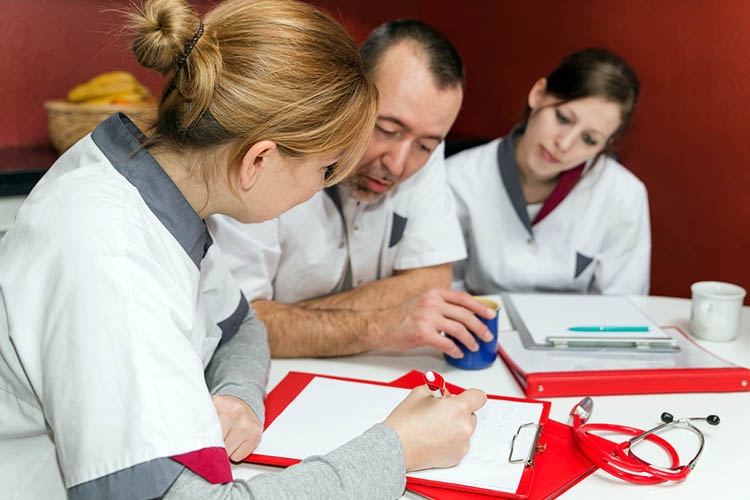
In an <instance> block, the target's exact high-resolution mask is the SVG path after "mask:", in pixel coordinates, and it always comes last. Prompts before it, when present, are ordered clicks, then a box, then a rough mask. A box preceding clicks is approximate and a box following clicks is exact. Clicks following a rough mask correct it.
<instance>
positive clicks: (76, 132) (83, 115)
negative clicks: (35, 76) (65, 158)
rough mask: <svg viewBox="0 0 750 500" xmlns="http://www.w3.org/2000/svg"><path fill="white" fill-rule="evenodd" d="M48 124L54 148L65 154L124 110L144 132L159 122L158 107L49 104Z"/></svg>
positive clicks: (54, 102)
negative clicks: (157, 116) (113, 115)
mask: <svg viewBox="0 0 750 500" xmlns="http://www.w3.org/2000/svg"><path fill="white" fill-rule="evenodd" d="M44 109H46V110H47V124H48V129H49V140H50V142H51V143H52V146H53V147H54V148H55V149H56V150H57V151H58V152H59V153H63V152H64V151H65V150H67V149H68V148H69V147H70V146H72V145H73V144H75V143H76V142H78V140H79V139H80V138H81V137H83V136H85V135H86V134H88V133H90V132H91V131H93V130H94V129H95V128H96V126H97V125H99V123H101V122H102V121H103V120H104V119H106V118H107V117H109V116H110V115H112V114H113V113H116V112H118V111H122V112H123V113H125V114H126V115H128V116H129V117H130V119H131V120H133V122H135V124H136V125H138V127H139V128H140V129H141V130H144V131H145V130H146V129H147V128H148V127H150V126H151V125H152V124H153V121H154V120H155V119H156V110H157V105H156V104H137V105H132V106H124V105H121V104H76V103H72V102H67V101H47V102H45V103H44Z"/></svg>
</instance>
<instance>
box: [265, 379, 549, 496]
mask: <svg viewBox="0 0 750 500" xmlns="http://www.w3.org/2000/svg"><path fill="white" fill-rule="evenodd" d="M408 393H409V390H408V389H402V388H397V387H388V386H380V385H373V384H360V383H352V382H350V381H344V380H336V379H329V378H324V377H316V378H314V379H313V380H312V381H311V382H310V383H309V384H308V385H307V386H306V387H305V389H303V390H302V392H301V393H300V394H299V395H298V396H297V397H296V398H295V399H294V400H293V401H292V402H291V403H290V404H289V405H288V406H287V407H286V408H285V409H284V411H283V412H282V413H281V414H280V415H279V416H278V417H276V419H275V420H274V421H273V422H272V423H271V425H270V426H269V427H268V428H267V429H266V430H265V432H264V433H263V437H262V438H261V442H260V444H259V445H258V447H257V448H256V449H255V451H254V453H256V454H259V455H269V456H279V457H288V458H300V459H301V458H304V457H307V456H310V455H320V454H325V453H328V452H329V451H332V450H334V449H335V448H337V447H339V446H341V445H342V444H344V443H346V442H348V441H350V440H351V439H353V438H355V437H357V436H358V435H360V434H361V433H363V432H364V431H366V430H367V429H369V428H370V427H371V426H372V425H374V424H375V423H377V422H382V421H383V420H385V418H386V417H387V416H388V414H390V412H391V411H392V410H393V409H394V408H395V407H396V406H397V405H398V404H399V403H400V402H401V401H402V400H403V399H404V398H405V397H406V395H407V394H408ZM542 410H543V406H542V405H541V404H535V403H524V402H519V401H506V400H496V399H488V400H487V404H486V405H485V406H484V407H482V408H481V409H480V410H478V411H477V412H476V415H477V428H476V430H475V432H474V434H473V436H472V438H471V442H470V451H469V453H468V454H467V455H466V456H465V457H464V458H463V460H462V461H461V462H460V463H459V464H458V465H456V466H455V467H451V468H446V469H429V470H425V471H418V472H410V473H408V476H410V477H418V478H422V479H429V480H434V481H442V482H447V483H454V484H462V485H466V486H472V487H476V488H486V489H490V490H497V491H505V492H509V493H513V492H515V491H516V490H517V489H518V484H519V482H520V480H521V476H522V474H523V472H524V465H523V463H509V462H508V457H509V455H510V450H511V442H512V440H513V436H514V435H515V434H516V431H517V430H518V428H519V427H520V426H521V425H523V424H526V423H529V422H534V423H537V422H539V420H540V419H541V416H542ZM525 436H529V434H526V435H525ZM522 437H523V436H522ZM532 446H533V439H531V438H525V439H524V442H518V440H517V442H516V444H515V450H516V453H517V454H519V455H524V454H528V451H529V449H530V448H531V447H532ZM519 450H526V451H520V452H519Z"/></svg>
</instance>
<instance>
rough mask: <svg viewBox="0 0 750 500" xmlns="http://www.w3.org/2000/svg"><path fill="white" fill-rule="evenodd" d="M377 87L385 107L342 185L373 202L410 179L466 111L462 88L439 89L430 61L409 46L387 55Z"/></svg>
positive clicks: (363, 198) (377, 78) (376, 78)
mask: <svg viewBox="0 0 750 500" xmlns="http://www.w3.org/2000/svg"><path fill="white" fill-rule="evenodd" d="M375 85H376V86H377V88H378V91H379V92H380V107H379V108H378V119H377V122H376V123H375V130H374V131H373V134H372V138H371V139H370V143H369V145H368V146H367V150H366V151H365V154H364V156H363V157H362V159H361V160H360V161H359V164H358V165H357V167H356V168H355V169H354V171H353V172H352V173H351V174H350V175H349V177H348V178H347V179H346V180H345V181H344V182H343V183H342V185H343V186H344V187H345V188H346V189H348V190H349V192H350V193H351V194H352V196H354V197H355V198H356V199H358V200H360V201H365V202H367V201H372V200H375V199H376V198H378V197H379V196H380V195H381V194H383V193H385V192H386V191H388V190H389V189H392V188H393V187H394V186H397V185H398V184H400V183H401V182H403V181H405V180H406V179H408V178H409V177H411V176H412V175H413V174H414V173H415V172H417V171H418V170H419V169H420V168H421V167H422V166H423V165H424V164H425V163H426V162H427V160H428V159H429V157H430V154H431V153H432V151H434V150H435V148H437V146H438V145H439V144H440V142H441V141H442V140H443V139H444V138H445V136H446V134H448V131H449V130H450V128H451V126H452V125H453V122H454V121H455V120H456V116H457V115H458V111H459V109H460V108H461V99H462V98H463V91H462V89H461V86H460V85H458V86H455V87H449V88H446V89H440V88H438V87H437V86H436V85H435V83H434V81H433V77H432V75H431V74H430V72H429V69H428V68H427V67H426V64H425V58H424V57H423V56H422V55H420V54H419V53H418V51H417V50H415V49H414V48H413V46H412V45H410V44H409V43H408V42H402V43H400V44H398V45H395V46H394V47H391V48H390V49H388V51H387V52H386V53H385V54H383V56H382V59H381V60H380V63H379V65H378V67H377V70H376V75H375Z"/></svg>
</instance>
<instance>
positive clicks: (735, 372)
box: [498, 327, 750, 398]
mask: <svg viewBox="0 0 750 500" xmlns="http://www.w3.org/2000/svg"><path fill="white" fill-rule="evenodd" d="M664 328H665V329H667V328H669V329H673V330H674V331H676V332H678V333H679V334H680V335H682V336H683V337H684V339H681V343H682V345H683V347H684V348H687V349H700V350H701V351H704V352H705V353H708V351H706V350H705V349H703V348H702V347H701V346H699V345H698V344H696V343H695V342H693V341H692V340H691V339H690V338H689V337H688V336H687V335H685V333H684V332H683V331H682V330H680V329H679V328H676V327H664ZM506 335H517V333H515V332H512V333H507V334H506ZM548 352H549V351H535V355H538V356H545V355H546V353H548ZM498 354H499V355H500V357H501V358H502V360H503V361H504V362H505V365H506V366H507V367H508V369H509V370H510V371H511V373H512V374H513V376H514V377H515V379H516V381H517V382H518V384H519V385H520V386H521V389H522V390H523V391H524V394H525V395H526V397H529V398H537V397H555V396H595V395H623V394H658V393H678V392H739V391H750V369H747V368H742V367H739V366H735V365H732V364H731V363H728V362H726V361H723V360H721V359H719V358H718V357H716V356H714V355H713V354H710V353H708V354H710V355H711V356H712V357H713V358H715V359H717V360H718V361H719V362H721V363H723V364H725V365H726V366H724V367H718V368H693V367H684V368H663V369H650V370H641V369H638V370H591V371H570V372H565V371H554V372H539V373H527V372H525V371H524V370H523V369H522V368H520V367H519V366H518V364H516V362H514V361H513V359H512V357H511V355H510V354H509V353H508V352H506V351H505V350H504V349H503V347H502V336H501V337H499V338H498ZM648 355H650V354H648ZM592 356H596V353H592Z"/></svg>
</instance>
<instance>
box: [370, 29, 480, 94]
mask: <svg viewBox="0 0 750 500" xmlns="http://www.w3.org/2000/svg"><path fill="white" fill-rule="evenodd" d="M401 42H411V43H413V44H414V45H415V46H416V47H417V48H418V49H419V50H421V51H422V52H423V54H424V56H425V57H426V59H427V67H428V68H429V70H430V73H432V76H433V78H434V79H435V83H436V84H437V86H438V88H440V89H445V88H449V87H456V86H459V85H460V86H461V88H464V87H465V86H466V75H465V73H464V64H463V62H461V56H459V55H458V51H457V50H456V48H455V47H454V46H453V44H452V43H451V42H449V41H448V39H447V38H445V36H443V34H442V33H440V32H439V31H437V30H436V29H435V28H432V27H431V26H427V25H426V24H424V23H423V22H421V21H417V20H415V19H400V20H397V21H390V22H387V23H385V24H381V25H380V26H378V27H377V28H375V29H374V30H373V31H372V33H370V36H368V37H367V40H365V43H363V44H362V47H360V49H359V53H360V55H361V56H362V60H363V61H364V68H365V72H366V73H367V75H368V76H369V77H370V78H371V79H374V78H375V73H376V71H377V66H378V63H379V62H380V60H381V58H382V57H383V54H385V52H386V51H387V50H388V49H390V48H391V47H393V46H395V45H397V44H399V43H401Z"/></svg>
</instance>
